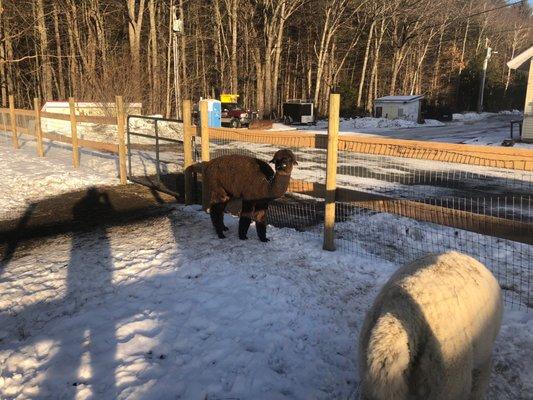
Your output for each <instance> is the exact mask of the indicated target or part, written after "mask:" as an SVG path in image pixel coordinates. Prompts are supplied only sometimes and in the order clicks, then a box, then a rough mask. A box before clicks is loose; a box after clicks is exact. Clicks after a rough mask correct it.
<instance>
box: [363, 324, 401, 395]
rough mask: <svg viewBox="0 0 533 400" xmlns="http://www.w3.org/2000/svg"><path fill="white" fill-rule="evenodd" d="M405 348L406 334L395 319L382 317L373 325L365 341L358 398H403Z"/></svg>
mask: <svg viewBox="0 0 533 400" xmlns="http://www.w3.org/2000/svg"><path fill="white" fill-rule="evenodd" d="M409 344H410V343H409V334H408V332H407V331H406V329H405V328H404V326H403V324H402V322H401V321H400V320H399V319H398V318H397V317H396V316H394V315H392V314H385V315H384V316H382V317H381V318H379V320H378V321H376V324H375V325H374V327H373V329H372V331H371V332H370V337H369V341H368V349H367V352H366V357H367V359H366V371H365V374H364V376H363V377H362V378H363V382H362V384H363V396H362V398H372V399H406V398H407V396H408V393H409V388H408V383H407V381H406V376H408V375H409V374H407V373H406V370H407V368H408V367H409V361H410V354H409Z"/></svg>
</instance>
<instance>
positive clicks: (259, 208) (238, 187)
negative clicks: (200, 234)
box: [193, 150, 298, 242]
mask: <svg viewBox="0 0 533 400" xmlns="http://www.w3.org/2000/svg"><path fill="white" fill-rule="evenodd" d="M270 162H271V163H274V165H275V169H276V172H274V170H272V168H271V167H270V166H269V165H268V164H267V163H266V162H264V161H262V160H259V159H257V158H253V157H249V156H243V155H238V154H231V155H225V156H221V157H218V158H214V159H213V160H211V161H207V162H203V163H199V164H196V165H194V166H193V170H195V171H198V172H202V174H203V179H205V181H206V183H207V187H208V188H209V205H210V211H209V213H210V215H211V222H212V223H213V226H214V227H215V231H216V233H217V235H218V237H219V238H221V239H223V238H225V236H224V231H227V230H228V228H227V227H226V226H225V225H224V210H225V209H226V205H227V204H228V202H229V201H230V200H231V199H234V198H240V199H242V211H241V216H240V219H239V238H240V239H241V240H246V239H248V238H247V236H246V235H247V233H248V228H249V227H250V224H251V222H252V219H253V220H255V227H256V230H257V235H258V236H259V239H260V240H261V241H262V242H268V239H267V237H266V224H265V217H266V211H267V209H268V204H269V203H270V202H271V201H272V200H274V199H277V198H279V197H282V196H283V195H284V194H285V192H286V191H287V188H288V187H289V182H290V178H291V172H292V168H293V166H294V165H297V164H298V163H297V162H296V157H295V156H294V154H293V152H292V151H290V150H278V151H277V152H276V154H274V157H273V158H272V160H271V161H270Z"/></svg>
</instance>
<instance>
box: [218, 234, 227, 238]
mask: <svg viewBox="0 0 533 400" xmlns="http://www.w3.org/2000/svg"><path fill="white" fill-rule="evenodd" d="M218 238H219V239H226V236H224V234H223V233H219V234H218Z"/></svg>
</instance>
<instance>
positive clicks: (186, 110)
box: [183, 100, 194, 204]
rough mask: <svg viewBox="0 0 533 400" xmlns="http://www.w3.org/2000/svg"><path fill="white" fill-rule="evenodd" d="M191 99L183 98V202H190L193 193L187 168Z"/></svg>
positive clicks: (190, 155)
mask: <svg viewBox="0 0 533 400" xmlns="http://www.w3.org/2000/svg"><path fill="white" fill-rule="evenodd" d="M191 125H192V123H191V101H190V100H183V171H184V178H185V204H192V199H193V193H192V190H193V188H192V185H191V178H192V177H191V173H190V171H187V168H188V167H190V166H191V165H192V164H193V161H194V157H193V151H194V149H193V146H192V140H193V136H192V135H191Z"/></svg>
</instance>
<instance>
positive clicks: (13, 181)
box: [0, 143, 533, 399]
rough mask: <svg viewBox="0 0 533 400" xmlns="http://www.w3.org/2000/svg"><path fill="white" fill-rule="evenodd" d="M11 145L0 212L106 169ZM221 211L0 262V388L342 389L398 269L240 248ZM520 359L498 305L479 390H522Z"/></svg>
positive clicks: (1, 178) (524, 342)
mask: <svg viewBox="0 0 533 400" xmlns="http://www.w3.org/2000/svg"><path fill="white" fill-rule="evenodd" d="M27 150H28V149H26V150H19V151H18V152H14V151H13V150H11V149H9V148H6V147H5V146H2V144H1V143H0V162H1V163H2V167H3V170H4V171H5V172H6V171H7V173H3V174H1V175H0V185H1V186H2V187H8V188H9V189H8V191H7V192H6V194H7V195H6V196H4V195H3V196H1V197H0V207H5V209H6V210H8V212H5V213H4V214H2V217H8V216H10V217H14V216H16V215H17V214H18V211H17V210H18V208H17V206H16V205H15V203H16V201H14V200H13V199H12V198H11V197H13V196H14V198H15V199H19V201H21V202H22V201H24V200H25V199H33V200H37V199H39V198H42V197H43V196H51V195H54V194H55V193H61V192H65V191H69V190H72V189H74V188H80V187H86V186H88V185H93V184H98V183H99V182H102V183H106V182H109V180H114V179H115V176H114V175H113V174H112V175H109V174H108V170H106V169H101V170H99V169H97V168H94V169H91V168H89V167H87V168H86V169H82V170H80V171H76V172H72V169H71V167H70V165H68V164H63V163H60V162H57V163H55V162H52V161H51V160H48V159H38V158H37V157H36V156H33V155H31V154H30V153H29V152H28V151H27ZM47 172H50V176H52V177H56V178H53V179H52V180H51V181H50V182H49V184H48V185H42V184H41V183H40V181H42V180H43V179H46V176H48V175H47ZM60 177H61V178H60ZM20 207H21V208H22V207H23V205H21V206H20ZM12 214H14V215H12ZM382 218H383V216H382ZM226 220H227V225H228V226H229V228H230V233H231V234H230V235H229V238H228V239H226V240H224V241H220V240H216V239H214V234H213V233H212V231H211V230H212V229H211V226H210V221H209V217H208V216H207V215H206V214H204V213H202V212H201V211H199V210H198V208H196V207H184V206H175V207H174V208H173V209H171V210H169V212H168V214H166V216H157V217H154V218H153V219H150V220H147V221H142V222H134V223H130V224H128V225H123V226H107V227H104V226H102V227H99V228H97V229H96V230H94V231H91V232H73V233H69V234H62V235H58V236H52V237H48V238H45V239H41V240H40V241H39V242H38V243H33V244H32V245H31V246H25V247H24V249H23V250H22V251H18V252H17V251H16V252H15V253H14V256H13V258H12V259H10V260H6V261H3V262H0V398H2V399H27V398H39V399H41V398H42V399H48V398H49V399H58V398H66V399H70V398H77V399H84V398H89V397H91V398H98V399H115V398H118V399H126V398H128V399H140V398H142V399H167V398H181V399H355V398H357V387H358V379H357V336H358V332H359V330H360V328H361V324H362V320H363V318H364V313H365V311H366V309H367V308H368V307H369V305H370V304H371V302H372V301H373V299H374V297H375V295H376V293H377V290H379V288H380V286H381V285H382V284H383V283H384V282H385V281H386V279H387V278H388V277H389V276H390V274H391V273H392V272H393V271H394V270H395V269H396V268H397V267H398V265H397V264H395V263H392V262H389V261H386V260H384V259H382V258H380V257H379V256H372V257H370V256H369V255H368V253H366V251H365V249H364V248H363V247H359V249H358V251H357V252H356V253H354V252H345V251H342V250H338V251H337V252H334V253H331V252H324V251H322V250H321V238H320V237H319V236H318V235H313V234H310V233H307V234H303V233H299V232H296V231H294V230H291V229H276V228H273V227H269V231H268V235H269V237H270V238H271V242H269V243H268V244H264V243H261V242H259V241H258V240H257V239H256V238H255V235H254V234H253V232H251V234H250V239H249V240H248V241H247V242H245V243H243V242H242V241H239V240H238V239H237V238H236V230H237V221H236V220H235V219H234V218H232V217H230V216H226ZM252 229H253V227H252ZM362 234H363V235H365V231H364V230H363V231H362ZM363 239H364V238H363ZM412 240H419V241H420V242H421V243H426V242H425V241H424V238H423V237H418V238H417V236H416V235H414V236H413V239H412ZM421 245H422V244H421ZM352 246H359V245H358V244H357V241H356V240H355V241H354V242H353V243H352ZM428 250H430V248H428ZM532 367H533V315H532V313H531V312H530V313H526V312H525V311H509V310H506V312H505V315H504V321H503V327H502V330H501V333H500V336H499V337H498V340H497V344H496V349H495V352H494V367H493V375H492V379H491V386H490V392H489V397H488V398H489V399H528V398H530V394H531V393H532V392H533V376H532V374H531V371H532Z"/></svg>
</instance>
